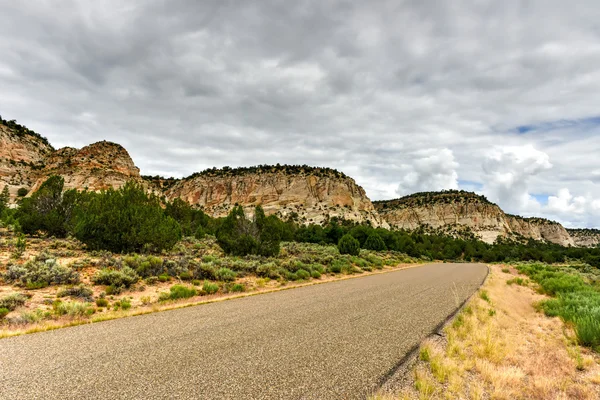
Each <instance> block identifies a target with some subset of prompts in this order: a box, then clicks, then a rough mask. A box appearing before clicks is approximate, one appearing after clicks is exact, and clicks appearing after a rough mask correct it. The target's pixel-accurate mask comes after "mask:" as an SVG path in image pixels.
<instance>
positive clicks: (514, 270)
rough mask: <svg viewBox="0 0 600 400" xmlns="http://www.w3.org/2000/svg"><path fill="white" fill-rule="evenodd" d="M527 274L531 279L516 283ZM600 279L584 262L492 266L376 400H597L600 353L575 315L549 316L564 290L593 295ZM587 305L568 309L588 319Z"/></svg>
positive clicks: (556, 313) (558, 314)
mask: <svg viewBox="0 0 600 400" xmlns="http://www.w3.org/2000/svg"><path fill="white" fill-rule="evenodd" d="M523 274H526V275H527V277H529V279H527V277H526V278H525V279H524V280H522V281H521V284H514V282H515V279H519V278H522V277H523V276H524V275H523ZM595 276H596V271H595V268H593V269H591V267H589V266H587V267H586V266H583V265H569V266H567V265H562V266H557V265H556V266H550V265H547V264H540V263H517V264H512V265H494V266H492V268H491V274H490V276H489V277H488V279H487V281H486V283H485V284H484V286H483V287H482V288H481V289H480V291H479V292H478V293H477V294H476V295H474V296H473V297H472V299H471V300H470V301H469V302H468V303H467V304H466V305H465V307H464V308H463V309H462V310H461V311H460V312H459V313H458V314H457V315H456V316H455V317H454V318H453V319H452V320H451V321H450V322H449V323H448V324H447V325H446V326H445V327H444V328H443V329H442V331H441V332H440V334H439V335H432V336H431V337H429V338H428V339H427V340H425V341H424V342H423V344H422V345H421V346H420V349H419V351H418V353H417V354H416V359H415V361H414V362H413V363H412V364H411V365H409V366H408V367H407V368H406V369H405V370H403V371H402V373H403V374H404V376H405V379H404V380H403V381H402V382H403V383H404V385H403V387H387V388H385V389H384V390H382V391H381V392H380V393H378V394H376V395H373V396H372V397H371V399H372V400H376V399H377V400H392V399H447V398H452V399H454V398H463V399H485V398H494V399H540V400H542V399H558V398H573V399H590V400H591V399H597V398H598V396H599V395H600V387H598V383H599V382H600V355H599V354H598V353H596V352H595V351H594V349H593V345H592V346H591V347H590V344H588V343H586V342H585V341H582V338H581V336H580V332H579V329H578V327H577V325H576V324H575V323H573V322H572V321H576V320H577V317H576V316H574V315H573V316H571V315H568V314H566V315H565V316H561V319H562V320H561V319H559V318H548V316H555V315H557V316H560V313H559V312H556V310H557V309H559V308H560V306H558V305H557V302H559V303H560V302H561V301H562V300H561V299H562V298H563V297H564V296H565V295H566V294H567V293H577V292H578V293H581V290H584V291H586V292H587V291H588V290H593V288H590V287H589V286H590V285H591V286H593V285H594V282H596V281H595V279H596V278H595ZM509 282H513V283H512V284H507V283H509ZM585 287H587V289H583V288H585ZM552 296H558V297H552ZM594 296H595V295H592V296H591V298H593V297H594ZM591 298H590V299H588V300H586V301H593V300H591ZM588 306H589V307H587V306H586V307H584V308H578V307H575V308H569V309H570V310H571V311H572V312H573V314H576V315H578V316H579V317H580V318H584V319H586V317H587V316H588V315H589V314H588V313H589V312H590V310H592V309H593V308H594V307H595V306H594V305H592V304H590V303H588ZM596 307H597V306H596ZM540 311H541V312H540ZM548 311H550V312H548ZM596 321H597V320H596ZM564 322H567V323H566V324H564Z"/></svg>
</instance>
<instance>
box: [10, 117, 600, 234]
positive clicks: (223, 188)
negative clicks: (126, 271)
mask: <svg viewBox="0 0 600 400" xmlns="http://www.w3.org/2000/svg"><path fill="white" fill-rule="evenodd" d="M51 175H61V176H63V177H64V179H65V188H67V189H71V188H74V189H78V190H85V189H88V190H94V191H97V190H102V189H107V188H109V187H121V186H122V185H124V184H125V183H126V182H127V181H129V180H134V181H137V182H140V183H142V184H143V185H145V187H147V188H148V190H149V191H152V192H154V193H156V194H157V195H159V196H164V197H165V198H166V199H168V200H172V199H175V198H181V199H183V200H185V201H187V202H189V203H190V204H192V205H195V206H198V207H200V208H202V209H204V211H205V212H207V213H208V214H210V215H212V216H215V217H221V216H224V215H226V214H227V213H228V212H229V210H230V209H231V208H232V207H233V206H235V205H236V204H239V205H242V206H243V207H244V208H245V209H246V211H247V212H248V213H252V211H253V209H254V207H255V206H256V205H259V204H260V205H262V206H263V208H264V209H265V212H266V213H267V214H268V215H271V214H275V215H278V216H280V217H282V218H292V219H294V220H296V221H298V222H299V223H304V224H308V223H318V224H319V223H324V222H326V221H327V220H328V219H330V218H334V217H340V218H344V219H347V220H352V221H356V222H359V223H365V222H366V223H370V224H371V225H373V226H376V227H385V228H388V227H393V228H401V229H408V230H413V229H418V228H423V227H425V228H428V229H433V230H436V229H437V230H442V231H443V232H444V233H449V234H454V235H456V236H459V235H464V236H468V235H475V236H476V237H478V238H480V239H481V240H483V241H485V242H488V243H492V242H494V241H495V240H496V239H497V238H513V239H515V238H516V239H522V238H525V239H527V238H532V239H536V240H542V241H548V242H552V243H558V244H561V245H565V246H569V245H576V246H596V245H598V243H600V231H598V230H569V231H567V230H566V229H565V228H564V227H563V226H562V225H560V224H558V223H556V222H553V221H548V220H545V219H542V218H522V217H519V216H514V215H509V214H506V213H504V212H503V211H502V210H501V209H500V207H498V206H497V205H496V204H494V203H492V202H490V201H488V200H487V199H486V198H485V197H483V196H479V195H476V194H475V193H470V192H465V191H442V192H427V193H416V194H413V195H410V196H405V197H403V198H400V199H395V200H387V201H377V202H371V201H370V200H369V198H368V197H367V195H366V193H365V191H364V189H363V188H362V187H360V186H359V185H357V184H356V182H355V181H354V180H353V179H352V178H350V177H348V176H346V175H344V174H343V173H341V172H338V171H336V170H333V169H329V168H314V167H309V166H289V165H283V166H281V165H276V166H265V165H262V166H256V167H249V168H235V169H232V168H228V167H224V168H222V169H216V168H213V169H209V170H206V171H203V172H200V173H196V174H193V175H191V176H190V177H187V178H184V179H175V178H161V177H147V176H144V177H142V176H140V172H139V169H138V168H137V167H136V166H135V164H134V162H133V160H132V159H131V157H130V155H129V153H128V152H127V150H125V149H124V148H123V147H122V146H120V145H118V144H115V143H111V142H106V141H102V142H98V143H94V144H91V145H89V146H85V147H83V148H81V149H75V148H71V147H65V148H62V149H59V150H55V149H54V148H53V147H52V146H51V145H50V143H48V141H47V140H46V139H45V138H44V137H42V136H40V135H39V134H37V133H35V132H33V131H31V130H29V129H27V128H26V127H24V126H21V125H19V124H17V123H16V122H15V121H5V120H3V119H1V117H0V190H1V189H3V187H4V186H5V185H8V187H9V191H10V194H11V198H12V200H13V201H14V200H15V198H16V196H17V191H18V189H19V188H25V189H27V191H28V192H33V191H35V190H36V189H37V188H38V187H39V186H40V185H41V183H42V182H44V181H45V180H46V179H47V178H48V177H50V176H51Z"/></svg>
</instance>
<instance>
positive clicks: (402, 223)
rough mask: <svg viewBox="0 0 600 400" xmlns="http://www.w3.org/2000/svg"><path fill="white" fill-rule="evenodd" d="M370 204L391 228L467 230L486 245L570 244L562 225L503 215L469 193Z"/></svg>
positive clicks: (424, 194) (426, 194)
mask: <svg viewBox="0 0 600 400" xmlns="http://www.w3.org/2000/svg"><path fill="white" fill-rule="evenodd" d="M374 205H375V208H376V210H377V211H378V212H379V214H380V215H381V216H382V218H383V219H385V220H386V221H387V222H388V223H389V224H390V226H392V227H394V228H400V229H408V230H413V229H417V228H419V227H421V226H426V227H429V228H433V229H444V230H449V229H459V228H463V229H465V228H467V229H468V230H469V231H470V232H472V233H474V234H475V235H476V236H477V237H479V238H480V239H481V240H483V241H484V242H487V243H493V242H494V241H495V240H496V239H497V238H498V237H504V238H518V237H524V238H532V239H536V240H545V241H549V242H552V243H558V244H561V245H564V246H568V245H573V241H572V239H571V238H570V236H569V234H568V233H567V231H566V230H565V228H564V227H563V226H562V225H560V224H558V223H556V222H552V221H548V220H545V219H542V218H522V217H519V216H514V215H509V214H506V213H505V212H504V211H502V209H500V207H498V205H496V204H494V203H492V202H490V201H489V200H488V199H487V198H485V197H484V196H481V195H477V194H475V193H472V192H466V191H462V190H449V191H442V192H422V193H415V194H412V195H409V196H405V197H402V198H399V199H394V200H387V201H376V202H374Z"/></svg>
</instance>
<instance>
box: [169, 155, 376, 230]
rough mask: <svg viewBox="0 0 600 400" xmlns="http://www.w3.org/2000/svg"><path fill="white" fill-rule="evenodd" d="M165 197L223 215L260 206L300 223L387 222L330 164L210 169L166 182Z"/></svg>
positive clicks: (366, 198)
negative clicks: (238, 207) (332, 220)
mask: <svg viewBox="0 0 600 400" xmlns="http://www.w3.org/2000/svg"><path fill="white" fill-rule="evenodd" d="M165 194H166V196H167V198H169V199H173V198H176V197H179V198H181V199H183V200H185V201H187V202H189V203H190V204H193V205H198V206H200V207H202V208H203V209H204V210H205V212H207V213H208V214H210V215H212V216H215V217H221V216H225V215H227V213H228V212H229V210H230V209H231V208H232V207H233V206H234V205H236V204H239V205H242V206H243V207H244V208H245V209H246V211H247V212H249V213H251V212H252V210H253V208H254V207H255V206H256V205H261V206H262V207H263V208H264V210H265V213H266V214H267V215H271V214H276V215H278V216H280V217H282V218H287V217H293V218H295V219H297V220H298V222H300V223H323V222H324V221H326V220H327V219H328V218H333V217H341V218H345V219H348V220H352V221H356V222H369V223H371V224H372V225H373V226H384V227H387V223H385V221H383V220H382V219H381V218H380V217H379V215H378V214H377V212H376V211H375V208H374V207H373V204H372V203H371V201H370V200H369V198H368V197H367V195H366V193H365V191H364V189H363V188H362V187H360V186H358V185H357V184H356V182H354V180H353V179H352V178H350V177H348V176H346V175H344V174H342V173H339V172H337V171H335V170H332V169H328V168H312V167H306V166H303V167H299V166H260V167H251V168H238V169H228V168H225V169H221V170H217V169H213V170H208V171H205V172H203V173H199V174H194V175H192V176H191V177H189V178H186V179H183V180H181V181H178V182H175V183H172V182H171V183H170V187H168V188H167V189H166V191H165Z"/></svg>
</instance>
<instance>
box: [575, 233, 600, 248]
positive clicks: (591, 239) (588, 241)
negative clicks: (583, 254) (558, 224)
mask: <svg viewBox="0 0 600 400" xmlns="http://www.w3.org/2000/svg"><path fill="white" fill-rule="evenodd" d="M567 232H569V235H571V238H572V239H573V242H574V243H575V246H577V247H598V246H600V229H567Z"/></svg>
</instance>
